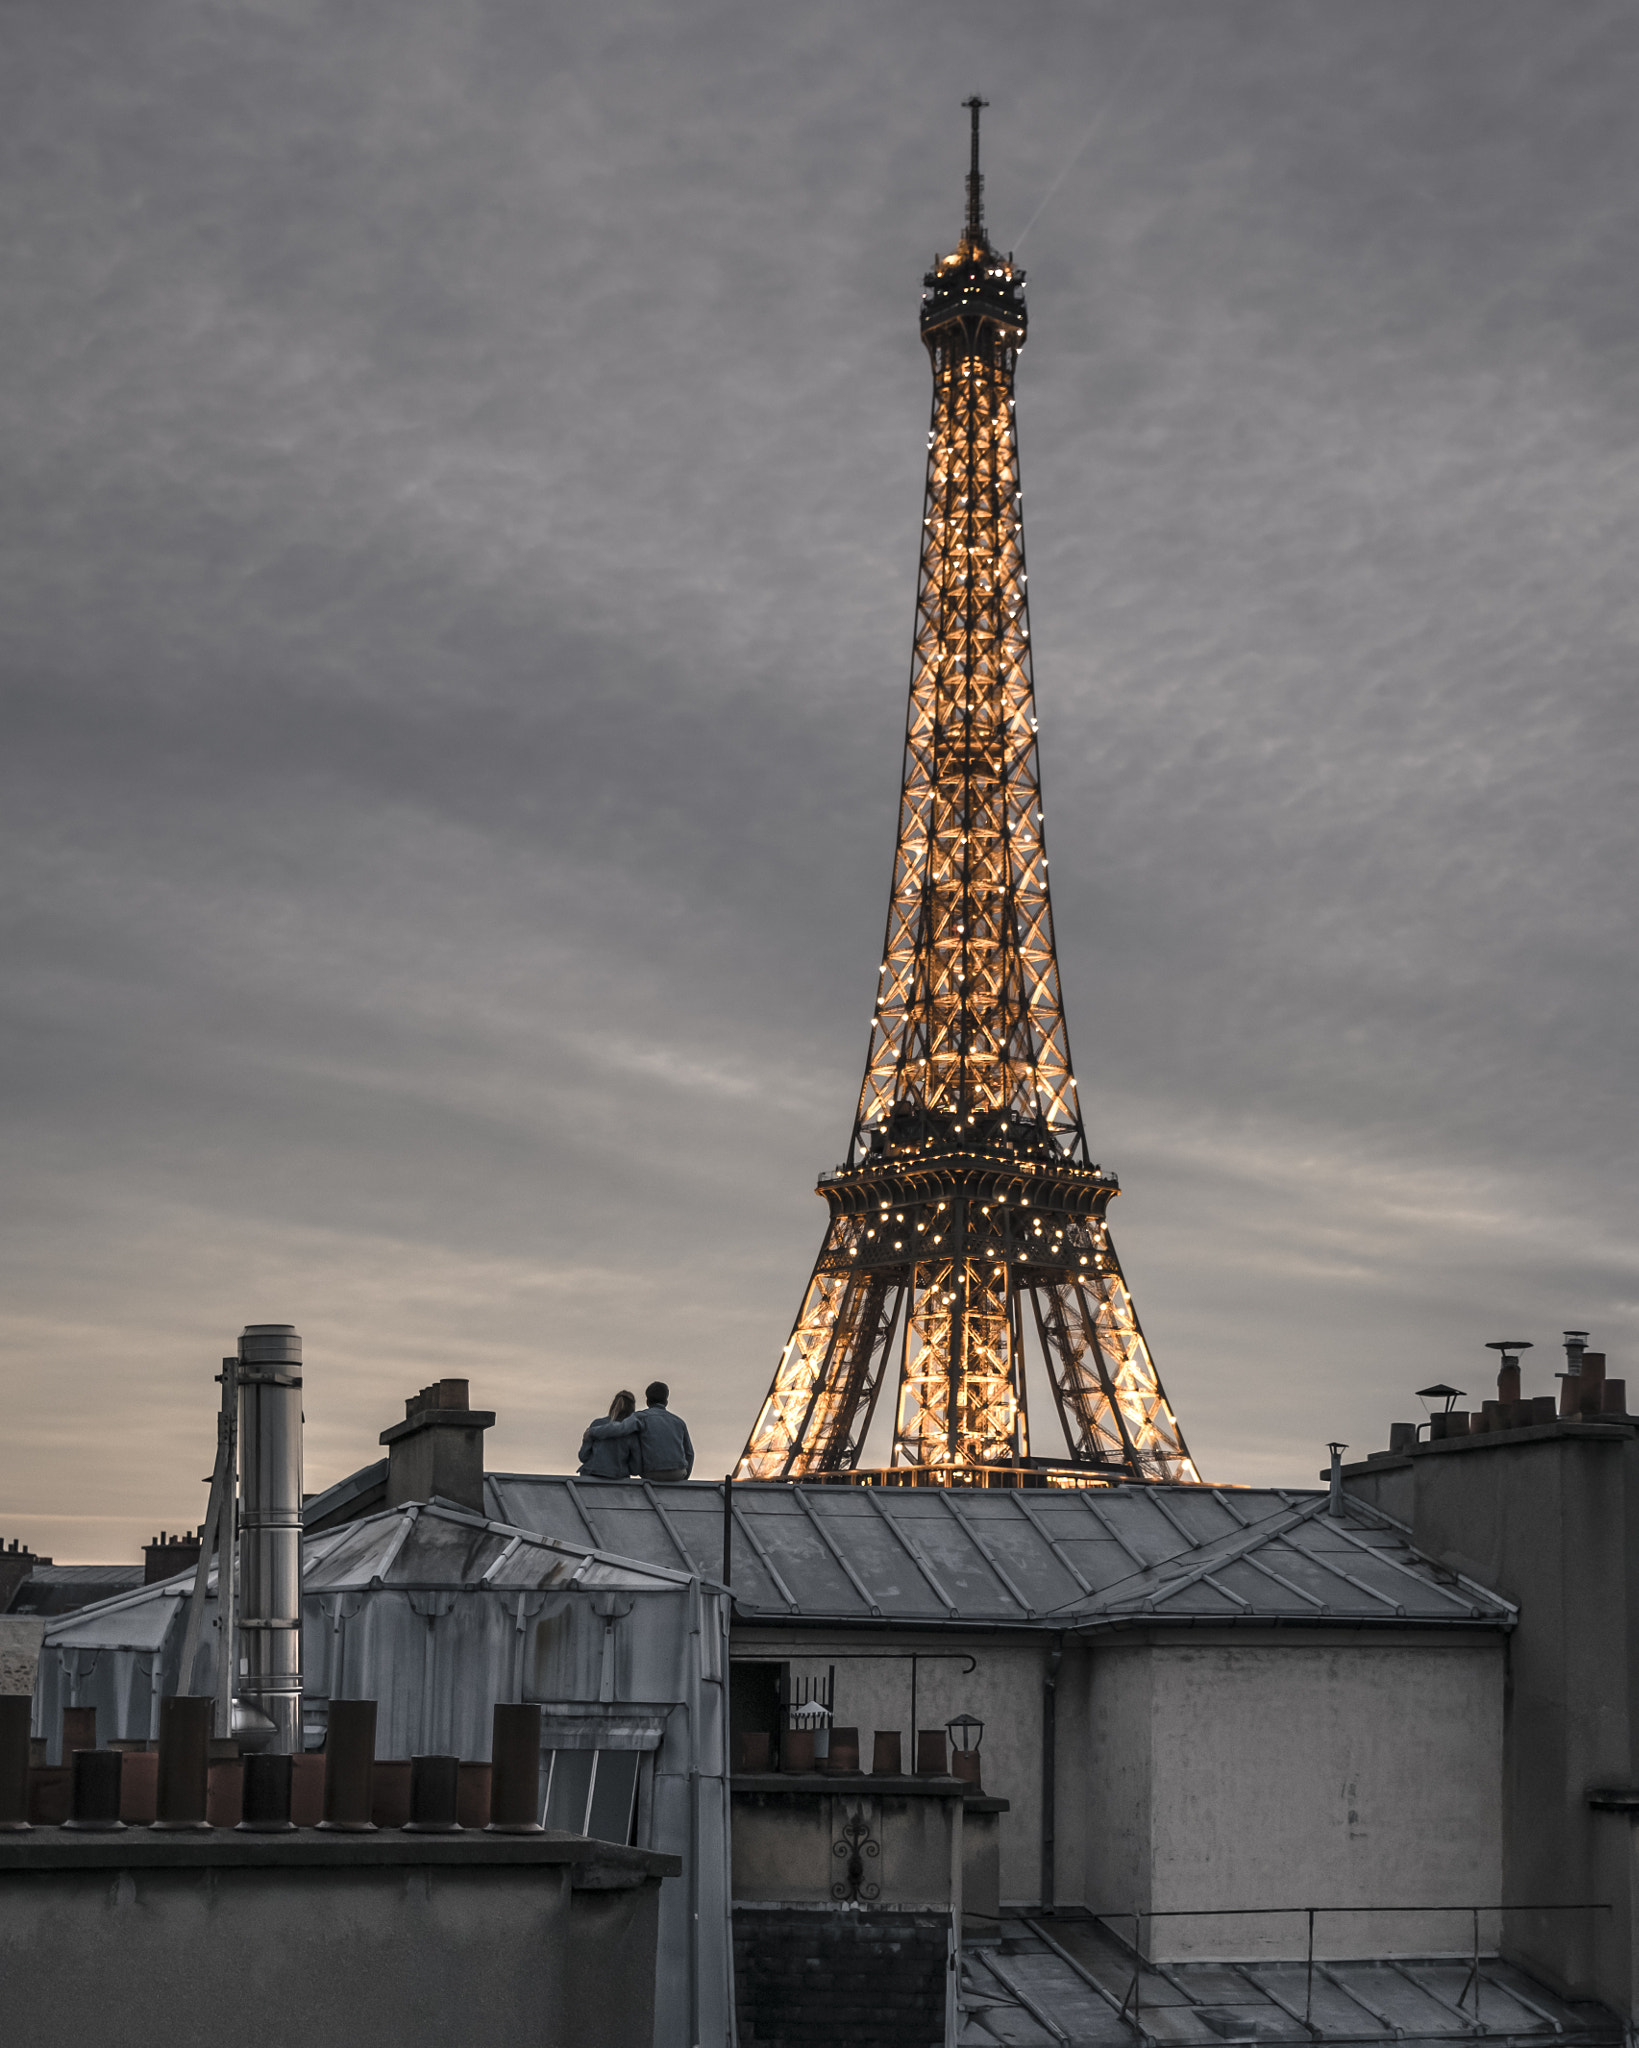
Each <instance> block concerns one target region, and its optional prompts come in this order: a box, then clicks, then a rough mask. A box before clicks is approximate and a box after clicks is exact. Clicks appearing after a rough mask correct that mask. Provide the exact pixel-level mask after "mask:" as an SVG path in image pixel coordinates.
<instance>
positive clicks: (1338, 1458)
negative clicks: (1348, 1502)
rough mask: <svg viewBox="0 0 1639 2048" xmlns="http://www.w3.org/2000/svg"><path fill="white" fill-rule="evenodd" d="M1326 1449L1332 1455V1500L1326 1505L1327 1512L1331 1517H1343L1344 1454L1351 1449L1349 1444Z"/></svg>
mask: <svg viewBox="0 0 1639 2048" xmlns="http://www.w3.org/2000/svg"><path fill="white" fill-rule="evenodd" d="M1326 1448H1327V1450H1329V1451H1330V1452H1331V1454H1332V1470H1331V1482H1332V1484H1331V1498H1330V1499H1329V1500H1328V1501H1327V1503H1326V1512H1327V1514H1329V1515H1341V1514H1342V1512H1343V1453H1344V1452H1345V1451H1346V1450H1347V1449H1348V1448H1349V1447H1348V1445H1347V1444H1328V1445H1327V1446H1326Z"/></svg>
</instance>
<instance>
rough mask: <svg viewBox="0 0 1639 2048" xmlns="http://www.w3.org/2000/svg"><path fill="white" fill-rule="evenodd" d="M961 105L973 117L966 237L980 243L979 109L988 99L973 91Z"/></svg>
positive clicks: (982, 188)
mask: <svg viewBox="0 0 1639 2048" xmlns="http://www.w3.org/2000/svg"><path fill="white" fill-rule="evenodd" d="M962 105H963V106H964V107H966V108H967V110H968V112H969V114H971V116H972V117H973V155H972V159H971V161H970V164H969V167H968V174H967V239H968V240H969V241H970V242H972V243H975V244H976V245H982V244H983V242H984V239H985V181H984V179H983V178H982V177H981V176H980V173H979V109H980V108H981V107H988V106H989V105H990V102H989V100H982V99H980V97H979V95H978V94H977V93H975V94H974V95H973V97H972V98H971V99H965V100H963V102H962Z"/></svg>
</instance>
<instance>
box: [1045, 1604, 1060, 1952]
mask: <svg viewBox="0 0 1639 2048" xmlns="http://www.w3.org/2000/svg"><path fill="white" fill-rule="evenodd" d="M1063 1656H1064V1631H1063V1629H1060V1630H1059V1631H1058V1633H1057V1634H1056V1635H1055V1636H1054V1637H1053V1648H1052V1653H1051V1654H1050V1656H1049V1657H1048V1659H1047V1676H1046V1678H1045V1679H1044V1680H1043V1681H1042V1688H1041V1909H1042V1911H1043V1912H1044V1913H1051V1912H1052V1911H1053V1905H1054V1882H1053V1879H1054V1872H1053V1849H1054V1838H1055V1817H1056V1810H1057V1807H1058V1732H1059V1726H1058V1724H1059V1707H1058V1686H1059V1664H1060V1662H1061V1661H1062V1659H1063Z"/></svg>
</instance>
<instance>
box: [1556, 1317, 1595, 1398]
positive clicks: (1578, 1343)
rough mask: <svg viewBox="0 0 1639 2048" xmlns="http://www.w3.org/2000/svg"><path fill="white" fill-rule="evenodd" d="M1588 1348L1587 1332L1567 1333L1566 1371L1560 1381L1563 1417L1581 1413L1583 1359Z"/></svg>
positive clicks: (1569, 1331) (1574, 1331)
mask: <svg viewBox="0 0 1639 2048" xmlns="http://www.w3.org/2000/svg"><path fill="white" fill-rule="evenodd" d="M1587 1348H1588V1333H1587V1331H1586V1330H1567V1331H1566V1332H1565V1370H1564V1372H1563V1373H1561V1375H1560V1380H1559V1412H1560V1414H1561V1415H1575V1414H1577V1413H1578V1412H1579V1409H1580V1405H1581V1399H1582V1386H1581V1381H1582V1359H1583V1355H1584V1353H1585V1352H1586V1351H1587Z"/></svg>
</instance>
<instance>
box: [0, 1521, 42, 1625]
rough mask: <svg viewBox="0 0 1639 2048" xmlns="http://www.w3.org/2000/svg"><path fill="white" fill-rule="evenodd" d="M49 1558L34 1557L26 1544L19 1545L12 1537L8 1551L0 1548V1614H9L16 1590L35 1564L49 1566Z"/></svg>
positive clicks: (25, 1579) (31, 1571)
mask: <svg viewBox="0 0 1639 2048" xmlns="http://www.w3.org/2000/svg"><path fill="white" fill-rule="evenodd" d="M50 1562H51V1559H50V1558H49V1557H36V1556H35V1554H34V1552H33V1551H32V1550H30V1549H29V1547H28V1545H27V1544H26V1543H20V1542H19V1541H18V1540H17V1538H16V1537H15V1536H14V1537H13V1538H12V1539H11V1547H10V1549H4V1548H0V1614H5V1613H7V1612H9V1610H10V1607H11V1603H12V1601H13V1600H14V1599H15V1598H16V1597H17V1592H18V1589H19V1588H20V1587H21V1586H23V1585H24V1584H25V1583H26V1582H27V1580H28V1579H29V1577H30V1575H31V1574H32V1573H33V1570H34V1567H35V1566H36V1565H37V1564H50Z"/></svg>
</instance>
